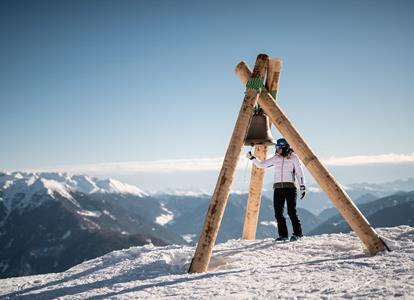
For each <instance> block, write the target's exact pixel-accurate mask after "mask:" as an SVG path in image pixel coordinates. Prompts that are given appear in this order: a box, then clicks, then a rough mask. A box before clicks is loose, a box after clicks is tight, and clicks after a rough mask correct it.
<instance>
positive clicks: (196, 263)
mask: <svg viewBox="0 0 414 300" xmlns="http://www.w3.org/2000/svg"><path fill="white" fill-rule="evenodd" d="M267 61H268V57H267V55H265V54H259V55H258V56H257V59H256V64H255V66H254V69H253V73H252V76H251V78H252V79H253V78H256V79H258V80H260V81H261V82H262V83H261V84H263V79H264V76H265V74H266V67H267ZM258 80H256V83H257V81H258ZM252 82H253V81H252ZM258 96H259V93H258V91H257V90H256V89H253V88H247V89H246V94H245V97H244V99H243V103H242V106H241V109H240V112H239V116H238V118H237V121H236V125H235V127H234V130H233V134H232V136H231V139H230V143H229V146H228V148H227V152H226V155H225V157H224V161H223V166H222V167H221V171H220V175H219V177H218V179H217V183H216V188H215V190H214V193H213V196H212V198H211V203H210V206H209V208H208V211H207V215H206V218H205V221H204V226H203V229H202V231H201V234H200V239H199V241H198V244H197V248H196V251H195V254H194V257H193V260H192V262H191V265H190V269H189V272H191V273H201V272H205V271H207V269H208V264H209V263H210V259H211V254H212V252H213V247H214V244H215V242H216V238H217V233H218V231H219V228H220V224H221V219H222V218H223V214H224V209H225V207H226V204H227V200H228V197H229V193H230V187H231V184H232V183H233V179H234V174H235V171H236V166H237V162H238V160H239V158H240V152H241V150H242V147H243V143H244V140H245V137H246V134H247V130H248V127H249V124H250V121H251V118H252V115H253V109H254V106H255V105H256V103H257V98H258Z"/></svg>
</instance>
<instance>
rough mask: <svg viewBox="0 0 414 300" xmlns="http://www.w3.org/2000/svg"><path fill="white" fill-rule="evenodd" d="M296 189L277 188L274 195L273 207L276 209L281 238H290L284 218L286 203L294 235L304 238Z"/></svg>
mask: <svg viewBox="0 0 414 300" xmlns="http://www.w3.org/2000/svg"><path fill="white" fill-rule="evenodd" d="M296 195H297V192H296V187H288V188H275V190H274V193H273V205H274V208H275V217H276V221H277V229H278V232H279V236H280V237H288V229H287V226H286V219H285V217H284V216H283V210H284V208H285V201H286V203H287V212H288V215H289V218H290V221H291V222H292V227H293V234H294V235H297V236H302V226H301V224H300V220H299V218H298V214H297V212H296Z"/></svg>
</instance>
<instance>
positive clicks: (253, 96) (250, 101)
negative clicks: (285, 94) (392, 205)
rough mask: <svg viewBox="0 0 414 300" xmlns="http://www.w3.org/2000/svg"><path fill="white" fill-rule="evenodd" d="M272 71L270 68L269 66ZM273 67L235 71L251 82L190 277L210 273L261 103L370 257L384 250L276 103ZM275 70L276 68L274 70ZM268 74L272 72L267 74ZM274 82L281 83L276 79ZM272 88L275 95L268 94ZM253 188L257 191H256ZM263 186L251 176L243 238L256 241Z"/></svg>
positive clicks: (260, 63)
mask: <svg viewBox="0 0 414 300" xmlns="http://www.w3.org/2000/svg"><path fill="white" fill-rule="evenodd" d="M269 66H270V67H269ZM277 66H278V64H277V63H274V64H273V63H269V58H268V56H267V55H265V54H259V55H258V56H257V59H256V63H255V66H254V69H253V72H251V71H250V70H249V68H248V66H247V65H246V63H244V62H241V63H239V64H238V65H237V67H236V74H237V75H238V76H239V78H240V79H241V81H242V82H243V83H247V85H246V92H245V97H244V99H243V102H242V106H241V109H240V112H239V115H238V118H237V121H236V125H235V127H234V130H233V134H232V136H231V139H230V143H229V146H228V148H227V152H226V155H225V157H224V161H223V166H222V168H221V171H220V174H219V177H218V179H217V184H216V188H215V190H214V193H213V196H212V199H211V203H210V206H209V208H208V211H207V215H206V218H205V221H204V226H203V228H202V231H201V234H200V238H199V241H198V244H197V248H196V251H195V254H194V257H193V260H192V262H191V265H190V269H189V272H190V273H200V272H206V271H207V270H208V264H209V263H210V259H211V255H212V252H213V247H214V244H215V242H216V238H217V234H218V231H219V228H220V224H221V220H222V218H223V214H224V209H225V207H226V204H227V200H228V197H229V193H230V187H231V185H232V182H233V179H234V174H235V171H236V165H237V162H238V160H239V158H240V153H241V151H242V147H243V144H244V139H245V137H246V134H247V130H248V127H249V125H250V121H251V119H252V116H253V111H254V107H255V105H256V103H258V104H259V105H260V106H261V108H262V109H263V111H264V112H265V114H266V115H267V116H269V117H270V120H271V121H272V123H273V124H274V125H275V126H276V128H277V129H278V130H279V132H280V133H281V134H282V136H283V137H285V138H286V139H287V141H288V142H289V144H290V145H291V146H292V147H293V148H294V149H295V153H296V154H297V155H298V157H299V158H300V160H301V161H302V162H303V164H304V165H305V166H306V168H307V169H308V170H309V172H310V173H311V174H312V176H313V177H314V178H315V180H316V181H317V182H318V184H319V186H320V187H321V188H322V189H323V190H324V192H325V193H326V194H327V195H328V197H329V198H330V199H331V201H332V202H333V204H334V205H335V206H336V208H337V209H338V211H339V212H340V213H341V214H342V216H343V217H344V219H345V220H346V221H347V222H348V224H349V225H350V227H351V228H352V229H353V230H354V231H355V233H356V234H357V236H358V237H359V238H360V239H361V241H362V242H363V243H364V245H365V246H366V248H367V250H368V252H369V253H370V254H371V255H374V254H376V253H377V252H379V251H384V250H385V245H384V242H383V241H382V240H381V239H380V237H379V236H378V234H377V233H376V231H375V230H374V228H372V227H371V225H370V224H369V223H368V221H367V220H366V219H365V217H364V216H363V215H362V213H361V212H360V211H359V209H358V208H357V207H356V206H355V204H354V203H353V202H352V200H351V198H350V197H349V196H348V195H347V193H346V192H345V190H344V189H343V188H342V187H341V186H340V185H339V183H338V182H337V181H336V180H335V178H334V177H333V176H332V175H331V174H330V173H329V171H328V170H327V169H326V168H325V166H324V165H323V164H322V163H321V162H320V160H319V159H318V158H317V156H316V155H315V154H314V152H313V151H312V149H311V148H310V147H309V146H308V144H307V143H306V142H305V140H304V139H303V138H302V136H301V135H300V133H299V132H298V130H297V129H296V128H295V127H294V126H293V124H292V123H291V122H290V120H289V119H288V118H287V116H286V114H285V113H284V112H283V111H282V109H281V108H280V107H279V105H278V104H277V103H276V101H275V96H276V93H275V92H274V91H275V90H277V87H278V75H277V76H275V73H277V72H280V64H279V67H277ZM268 67H269V71H270V72H273V74H272V73H271V75H270V79H269V76H268V80H267V82H266V87H264V86H263V81H264V77H265V74H266V71H267V70H268ZM272 68H273V69H272ZM268 74H269V72H268ZM275 78H277V79H276V80H275ZM268 89H269V90H270V91H271V92H272V94H273V95H272V94H271V93H269V91H268ZM255 150H256V153H260V157H259V156H258V157H259V158H264V157H265V155H266V152H265V151H264V149H260V148H258V146H256V149H255ZM252 185H254V186H252ZM262 186H263V174H257V173H256V174H255V173H254V172H252V180H251V186H250V190H249V199H248V205H247V210H246V218H245V225H244V228H243V238H245V239H253V238H254V237H255V233H256V226H257V218H258V207H259V206H260V192H259V193H258V192H257V191H259V190H260V191H261V189H262Z"/></svg>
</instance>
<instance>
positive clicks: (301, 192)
mask: <svg viewBox="0 0 414 300" xmlns="http://www.w3.org/2000/svg"><path fill="white" fill-rule="evenodd" d="M300 194H301V196H300V199H303V197H305V194H306V188H305V186H304V185H301V186H300Z"/></svg>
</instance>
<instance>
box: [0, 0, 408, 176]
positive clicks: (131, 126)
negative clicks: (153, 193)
mask: <svg viewBox="0 0 414 300" xmlns="http://www.w3.org/2000/svg"><path fill="white" fill-rule="evenodd" d="M413 28H414V3H413V2H412V1H289V3H287V1H262V2H260V4H259V3H253V2H251V1H223V2H219V1H217V2H216V1H1V2H0V38H1V47H0V66H1V68H0V107H1V110H0V111H1V128H2V134H1V148H0V153H1V155H0V169H7V170H19V169H42V168H54V167H62V166H68V168H69V167H70V166H80V165H85V164H87V165H91V164H92V165H93V164H105V163H113V162H129V161H134V162H137V161H139V162H142V161H143V162H151V161H160V160H172V161H174V160H183V159H198V158H213V159H214V158H217V157H222V156H224V153H225V151H226V149H227V145H228V141H229V138H230V135H231V132H232V129H233V127H234V122H235V120H236V117H237V114H238V111H239V108H240V104H241V100H242V97H243V91H244V88H243V86H242V85H241V84H240V82H239V81H238V79H237V77H236V76H235V75H234V67H235V66H236V64H237V63H238V62H239V61H241V60H245V61H246V62H247V63H248V64H249V65H250V66H252V65H253V63H254V60H255V57H256V55H257V54H259V53H266V54H268V55H269V56H271V57H280V58H281V59H283V70H282V75H281V85H280V93H279V99H278V100H279V102H280V104H281V106H282V107H283V109H284V110H285V111H286V113H287V115H288V116H289V117H290V119H291V120H292V121H293V122H294V124H295V126H296V127H297V128H298V129H299V131H300V132H301V133H302V134H303V136H304V137H305V139H306V140H307V141H308V143H309V144H310V145H311V147H312V148H313V149H314V150H315V152H316V153H317V154H318V155H319V156H320V157H322V158H326V159H328V158H330V157H332V156H335V157H352V156H355V155H364V156H378V155H383V154H389V153H396V154H400V155H405V156H408V157H409V158H408V161H410V159H411V158H412V154H413V153H414V140H413V138H412V137H413V134H412V131H413V128H414V126H413V125H414V118H413V117H412V114H413V111H414V104H413V100H414V91H413V88H412V87H413V83H414V56H413V55H412V53H414V34H413ZM274 133H275V136H276V137H278V133H277V132H274ZM410 155H411V156H410ZM410 164H411V165H412V162H411V163H410ZM148 168H151V165H150V164H149V165H148ZM348 168H349V167H348ZM404 168H405V169H407V166H404ZM394 169H395V168H393V171H392V172H393V176H394V177H398V176H406V175H407V172H408V173H410V172H412V171H413V170H414V168H412V167H411V169H409V170H410V171H404V172H402V173H401V174H398V171H395V170H394ZM397 170H398V168H397ZM349 171H350V170H349V169H348V172H349ZM376 172H377V171H376ZM384 172H387V170H386V169H384ZM351 173H352V171H351ZM214 176H216V175H214ZM358 180H359V179H358ZM348 181H352V180H351V179H349V180H348Z"/></svg>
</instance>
